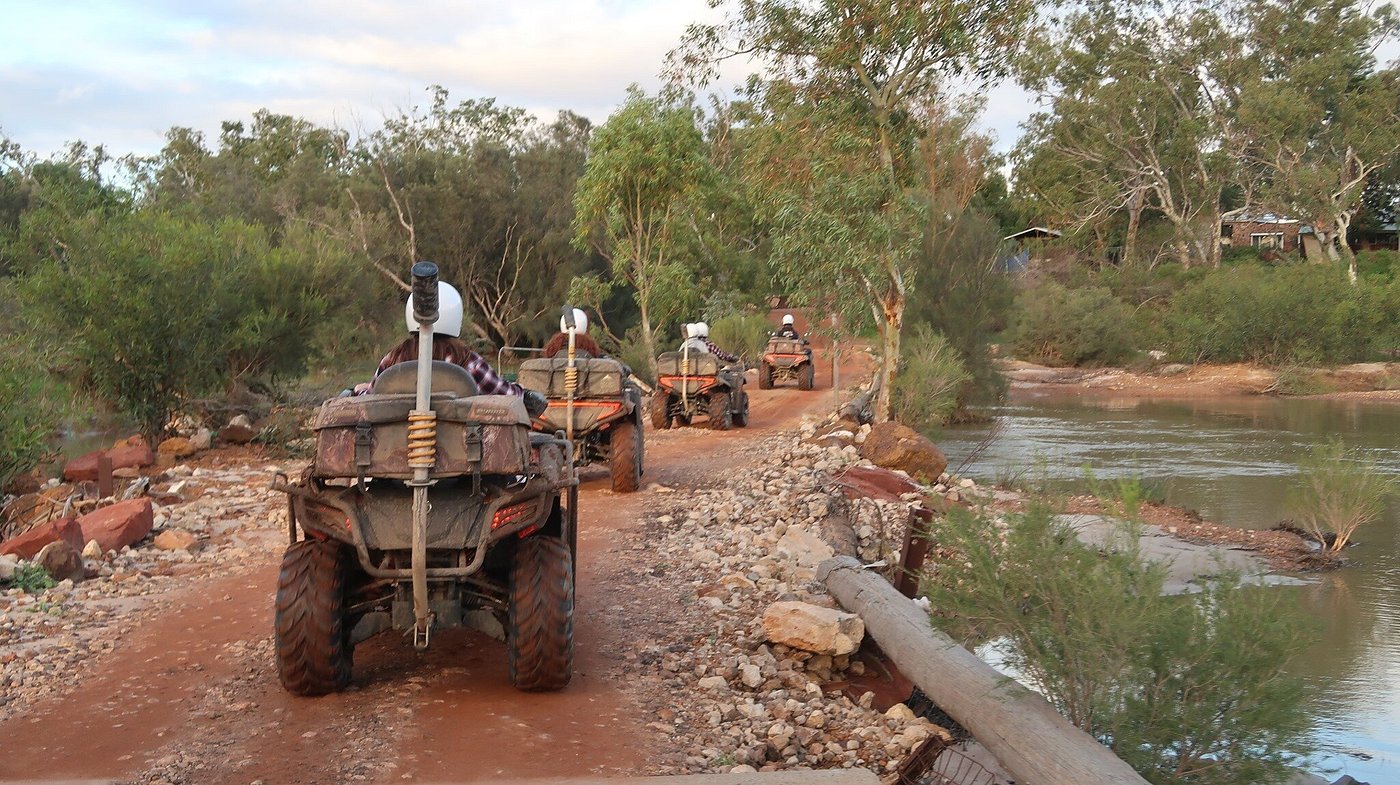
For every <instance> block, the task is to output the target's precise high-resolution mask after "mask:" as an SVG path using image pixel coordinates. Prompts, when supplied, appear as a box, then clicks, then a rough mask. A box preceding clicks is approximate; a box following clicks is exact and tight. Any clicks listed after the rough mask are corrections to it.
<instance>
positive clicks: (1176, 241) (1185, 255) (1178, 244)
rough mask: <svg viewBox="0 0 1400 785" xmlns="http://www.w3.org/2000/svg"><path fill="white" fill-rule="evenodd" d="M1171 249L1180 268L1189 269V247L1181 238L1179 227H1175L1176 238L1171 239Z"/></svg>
mask: <svg viewBox="0 0 1400 785" xmlns="http://www.w3.org/2000/svg"><path fill="white" fill-rule="evenodd" d="M1172 249H1173V250H1175V251H1176V260H1177V261H1178V262H1180V263H1181V268H1182V269H1183V270H1189V269H1191V246H1190V245H1189V244H1188V243H1187V242H1186V239H1185V238H1183V237H1182V236H1181V227H1180V226H1178V227H1176V236H1175V237H1173V238H1172Z"/></svg>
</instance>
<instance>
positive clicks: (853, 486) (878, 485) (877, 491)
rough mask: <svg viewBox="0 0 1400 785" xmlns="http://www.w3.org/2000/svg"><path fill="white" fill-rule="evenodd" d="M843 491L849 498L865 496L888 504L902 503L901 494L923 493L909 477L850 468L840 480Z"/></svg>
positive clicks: (875, 470)
mask: <svg viewBox="0 0 1400 785" xmlns="http://www.w3.org/2000/svg"><path fill="white" fill-rule="evenodd" d="M838 479H840V481H841V490H842V491H844V492H845V494H846V496H847V497H849V498H855V497H857V496H863V497H865V498H867V499H879V500H881V501H887V502H897V501H900V496H901V494H905V493H922V492H923V491H922V490H921V489H920V488H919V486H917V485H915V484H914V483H913V481H911V480H910V479H909V478H908V477H905V476H904V475H902V474H895V473H894V472H892V471H890V470H889V469H878V468H869V467H865V466H850V467H847V468H846V470H845V471H844V472H842V473H841V475H840V477H839V478H838Z"/></svg>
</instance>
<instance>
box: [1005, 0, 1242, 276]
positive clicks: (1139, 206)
mask: <svg viewBox="0 0 1400 785" xmlns="http://www.w3.org/2000/svg"><path fill="white" fill-rule="evenodd" d="M1243 68H1244V60H1243V57H1242V52H1241V51H1240V47H1239V44H1238V41H1237V40H1236V39H1235V38H1234V37H1232V36H1231V35H1230V34H1229V30H1228V25H1227V21H1226V20H1225V19H1224V18H1223V17H1222V16H1221V15H1220V14H1219V13H1218V11H1217V8H1216V7H1214V6H1201V5H1199V4H1195V3H1189V2H1185V0H1181V2H1176V1H1175V0H1173V1H1172V2H1155V3H1146V4H1139V5H1133V6H1128V5H1126V4H1123V3H1119V2H1116V1H1115V0H1094V1H1093V2H1088V3H1082V4H1075V5H1072V6H1069V7H1068V9H1067V12H1066V13H1065V14H1064V16H1063V17H1061V18H1060V19H1058V20H1057V22H1056V23H1055V24H1053V25H1050V26H1049V27H1047V28H1046V29H1044V30H1042V31H1040V32H1039V33H1038V34H1037V35H1036V36H1035V37H1034V39H1033V43H1032V45H1031V46H1030V47H1029V48H1028V50H1027V52H1026V55H1025V56H1024V57H1023V58H1022V59H1021V61H1020V67H1019V69H1018V70H1019V76H1020V78H1021V81H1022V83H1023V84H1024V85H1025V86H1026V87H1028V88H1029V89H1031V90H1033V91H1035V92H1037V93H1040V94H1041V95H1042V96H1043V97H1044V98H1045V100H1046V101H1047V102H1048V109H1046V110H1045V111H1041V112H1037V113H1035V114H1034V115H1032V117H1031V118H1030V120H1029V121H1028V123H1027V135H1026V137H1025V138H1023V140H1022V141H1021V144H1020V146H1019V148H1018V172H1017V186H1018V187H1019V188H1021V189H1023V190H1025V191H1029V192H1031V193H1034V194H1036V195H1038V196H1041V197H1042V198H1044V199H1045V200H1046V201H1047V202H1048V203H1049V204H1051V205H1053V206H1054V207H1055V208H1056V210H1057V212H1059V213H1060V214H1061V215H1063V216H1065V217H1067V218H1070V225H1071V227H1073V228H1083V227H1085V226H1088V225H1091V224H1094V223H1096V222H1102V221H1104V220H1106V219H1111V218H1113V217H1114V216H1115V215H1117V214H1119V213H1121V212H1123V211H1128V212H1129V214H1130V220H1129V231H1128V236H1127V239H1126V241H1125V245H1128V246H1132V245H1133V243H1134V242H1135V241H1136V230H1137V226H1138V224H1139V223H1140V221H1141V218H1142V214H1143V211H1145V210H1151V211H1153V212H1155V213H1158V214H1160V215H1161V216H1162V217H1163V218H1165V219H1166V220H1167V221H1168V222H1169V223H1170V225H1171V226H1172V230H1173V238H1172V247H1173V250H1174V252H1175V256H1176V258H1177V261H1179V262H1180V263H1181V264H1182V265H1183V266H1185V267H1190V266H1192V265H1193V264H1205V265H1210V266H1218V265H1219V263H1220V242H1219V227H1220V220H1221V212H1222V207H1221V201H1222V195H1223V193H1224V191H1225V188H1226V187H1227V186H1228V185H1230V184H1231V183H1235V182H1238V181H1239V177H1238V176H1237V175H1238V171H1237V161H1238V157H1237V155H1236V154H1235V151H1237V150H1238V149H1239V147H1240V145H1241V144H1242V143H1243V141H1242V137H1241V135H1240V131H1239V127H1238V122H1237V108H1238V104H1239V89H1240V79H1239V75H1240V73H1241V72H1242V70H1243Z"/></svg>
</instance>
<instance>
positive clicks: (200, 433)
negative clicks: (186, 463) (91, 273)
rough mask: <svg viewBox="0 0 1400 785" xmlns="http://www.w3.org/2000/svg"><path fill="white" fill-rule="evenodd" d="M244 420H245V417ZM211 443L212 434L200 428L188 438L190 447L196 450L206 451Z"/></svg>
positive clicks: (212, 441) (212, 440) (212, 439)
mask: <svg viewBox="0 0 1400 785" xmlns="http://www.w3.org/2000/svg"><path fill="white" fill-rule="evenodd" d="M240 416H242V415H240ZM244 419H247V418H246V417H245V418H244ZM213 443H214V434H213V433H212V432H211V431H210V430H209V429H208V428H200V429H199V430H197V431H195V432H194V435H193V436H191V437H190V446H191V447H193V448H195V449H196V450H207V449H209V447H210V445H212V444H213Z"/></svg>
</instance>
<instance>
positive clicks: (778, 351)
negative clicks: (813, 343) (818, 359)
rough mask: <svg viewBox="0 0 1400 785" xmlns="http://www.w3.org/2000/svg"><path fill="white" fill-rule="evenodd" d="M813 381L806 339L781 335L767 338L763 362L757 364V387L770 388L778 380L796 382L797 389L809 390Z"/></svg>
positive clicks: (813, 374)
mask: <svg viewBox="0 0 1400 785" xmlns="http://www.w3.org/2000/svg"><path fill="white" fill-rule="evenodd" d="M815 381H816V369H815V368H814V367H813V365H812V350H811V349H809V348H807V342H806V341H803V340H799V339H797V338H784V337H783V336H781V335H775V336H773V337H772V338H769V339H768V345H767V346H765V347H764V349H763V363H762V364H760V365H759V366H758V389H760V390H771V389H773V385H774V384H777V383H780V382H797V389H799V390H810V389H812V387H813V382H815Z"/></svg>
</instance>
